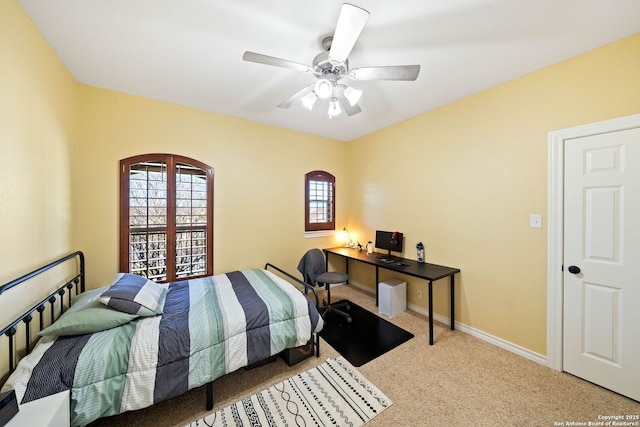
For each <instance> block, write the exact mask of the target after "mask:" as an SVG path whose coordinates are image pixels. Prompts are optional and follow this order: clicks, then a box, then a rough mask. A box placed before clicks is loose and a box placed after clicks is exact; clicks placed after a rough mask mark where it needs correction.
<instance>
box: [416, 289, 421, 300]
mask: <svg viewBox="0 0 640 427" xmlns="http://www.w3.org/2000/svg"><path fill="white" fill-rule="evenodd" d="M416 296H417V297H418V299H422V291H421V290H420V289H417V290H416Z"/></svg>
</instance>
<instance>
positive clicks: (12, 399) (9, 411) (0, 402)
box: [0, 390, 18, 426]
mask: <svg viewBox="0 0 640 427" xmlns="http://www.w3.org/2000/svg"><path fill="white" fill-rule="evenodd" d="M17 413H18V402H17V400H16V392H15V391H13V390H11V391H8V392H6V393H2V394H0V426H3V425H5V424H6V423H8V422H9V420H10V419H11V418H13V416H14V415H15V414H17Z"/></svg>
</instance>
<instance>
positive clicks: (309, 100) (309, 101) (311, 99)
mask: <svg viewBox="0 0 640 427" xmlns="http://www.w3.org/2000/svg"><path fill="white" fill-rule="evenodd" d="M317 100H318V97H317V96H316V94H315V93H313V92H309V93H308V94H306V95H305V96H304V97H302V98H301V99H300V102H302V105H304V107H305V108H306V109H308V110H309V111H311V110H312V109H313V104H315V103H316V101H317Z"/></svg>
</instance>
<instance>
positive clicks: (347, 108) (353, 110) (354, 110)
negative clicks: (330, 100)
mask: <svg viewBox="0 0 640 427" xmlns="http://www.w3.org/2000/svg"><path fill="white" fill-rule="evenodd" d="M338 102H339V103H340V106H341V107H342V109H343V110H344V112H345V113H347V116H353V115H354V114H358V113H359V112H360V111H362V110H361V109H360V107H359V106H358V104H356V105H351V103H350V102H349V100H348V99H347V98H346V97H345V96H344V93H343V92H342V91H340V92H339V93H338Z"/></svg>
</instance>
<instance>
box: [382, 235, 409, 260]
mask: <svg viewBox="0 0 640 427" xmlns="http://www.w3.org/2000/svg"><path fill="white" fill-rule="evenodd" d="M403 241H404V239H403V237H402V233H400V232H398V231H380V230H376V244H375V246H376V248H378V249H384V250H386V251H388V254H387V257H388V258H391V252H402V244H403Z"/></svg>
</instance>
